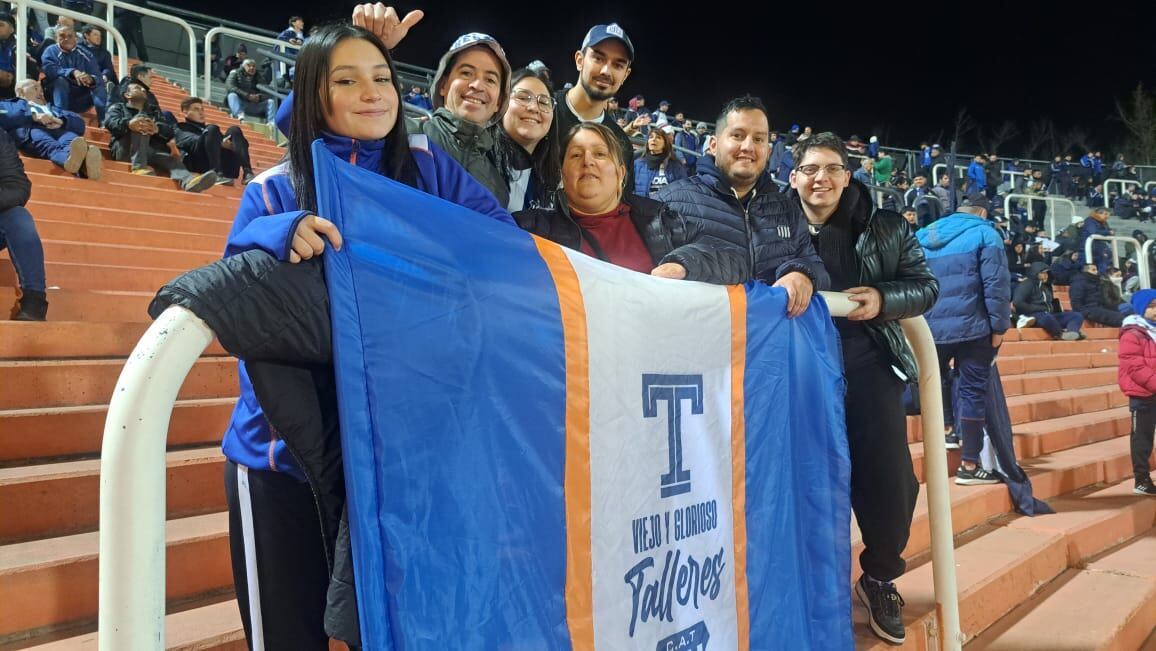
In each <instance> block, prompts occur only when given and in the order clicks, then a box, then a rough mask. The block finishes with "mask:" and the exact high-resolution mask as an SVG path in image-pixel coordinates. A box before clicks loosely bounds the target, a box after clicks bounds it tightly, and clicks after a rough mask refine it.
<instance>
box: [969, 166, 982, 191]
mask: <svg viewBox="0 0 1156 651" xmlns="http://www.w3.org/2000/svg"><path fill="white" fill-rule="evenodd" d="M986 189H987V172H986V171H985V170H984V168H983V165H980V164H979V163H978V162H976V161H971V165H968V166H967V191H968V192H983V191H984V190H986Z"/></svg>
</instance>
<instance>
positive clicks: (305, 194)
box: [286, 23, 418, 211]
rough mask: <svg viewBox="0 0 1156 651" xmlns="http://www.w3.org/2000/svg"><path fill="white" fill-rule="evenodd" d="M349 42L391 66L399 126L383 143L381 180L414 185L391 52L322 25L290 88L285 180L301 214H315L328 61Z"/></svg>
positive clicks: (366, 34) (339, 27)
mask: <svg viewBox="0 0 1156 651" xmlns="http://www.w3.org/2000/svg"><path fill="white" fill-rule="evenodd" d="M347 38H359V39H361V40H363V41H366V42H368V43H369V44H371V45H373V46H374V47H376V48H377V49H378V51H379V52H381V55H382V56H383V57H385V62H386V64H388V65H389V72H390V76H391V77H392V79H393V87H394V89H395V90H396V91H397V97H398V105H397V108H396V111H397V122H395V123H394V125H393V130H392V131H390V133H389V135H387V136H386V137H385V151H383V152H382V156H381V168H380V169H379V170H378V171H379V172H380V173H381V174H382V175H383V176H387V177H389V178H391V179H393V180H395V181H399V182H401V183H405V184H407V185H411V186H413V185H416V184H417V177H418V170H417V164H416V163H415V162H414V160H413V155H412V154H411V153H410V150H409V137H408V136H407V135H406V132H405V116H404V115H403V113H402V105H401V97H402V92H401V86H400V83H401V82H400V80H399V78H398V75H397V71H396V70H395V69H394V66H393V59H392V58H390V56H389V50H387V49H386V47H385V45H384V44H383V43H382V42H381V40H380V39H378V38H377V36H375V35H374V34H373V33H372V32H370V31H368V30H366V29H363V28H361V27H354V26H353V25H349V24H346V23H339V24H335V25H326V26H324V27H319V28H317V29H315V30H313V34H312V35H310V37H309V39H308V40H306V41H305V44H304V45H302V46H301V50H300V52H298V53H297V64H296V74H295V79H294V82H293V112H292V115H291V117H290V120H289V133H288V136H289V145H288V152H287V154H286V158H288V160H289V177H290V179H291V180H292V182H293V192H294V194H295V195H296V196H297V205H298V206H300V208H301V210H309V211H316V210H317V193H316V190H315V189H314V181H313V149H312V147H313V141H314V140H317V139H318V138H320V137H321V134H322V132H323V131H325V129H326V125H325V116H326V114H328V113H329V94H328V93H323V92H322V90H323V89H325V88H327V86H328V83H329V57H330V55H331V54H332V53H333V48H335V47H337V44H338V43H340V42H341V41H343V40H345V39H347Z"/></svg>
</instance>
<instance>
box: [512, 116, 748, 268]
mask: <svg viewBox="0 0 1156 651" xmlns="http://www.w3.org/2000/svg"><path fill="white" fill-rule="evenodd" d="M561 145H562V147H561V149H562V151H563V155H562V191H561V192H559V193H557V195H556V201H555V205H554V207H552V208H538V209H531V210H522V211H519V212H516V213H514V219H515V220H516V221H517V222H518V225H519V226H521V227H522V228H524V229H525V230H527V231H529V232H531V233H533V234H535V235H538V236H540V237H544V238H546V239H548V240H551V241H553V242H557V243H558V244H561V245H563V246H566V247H568V248H571V249H576V250H579V251H582V252H583V253H585V254H587V255H590V256H594V257H596V258H598V259H600V260H604V261H606V262H609V263H611V264H614V265H617V266H619V267H625V268H627V269H633V270H634V271H638V272H640V273H647V274H652V275H655V276H662V277H666V278H685V279H686V280H698V281H703V282H710V283H717V284H732V283H740V282H743V281H745V280H746V279H747V278H749V277H750V263H749V262H748V259H747V252H746V249H742V248H739V247H738V246H735V245H733V244H730V243H729V242H725V241H723V240H720V239H718V238H714V237H711V236H707V235H703V234H702V233H700V232H699V228H698V224H701V222H693V223H688V222H687V221H686V220H685V219H683V218H682V217H681V216H680V215H679V214H678V213H676V212H674V211H673V210H671V209H670V208H668V207H667V206H666V205H665V204H663V203H661V202H658V201H654V200H652V199H647V198H645V197H639V196H637V195H635V194H634V193H633V192H628V191H627V188H626V178H627V177H626V170H627V161H626V160H624V158H623V152H622V148H621V147H619V146H618V140H617V138H616V136H615V135H614V132H613V131H611V130H610V129H609V128H607V127H606V126H604V125H602V124H598V123H592V122H582V123H579V124H577V125H575V126H574V127H573V128H571V129H570V131H569V133H567V134H566V136H565V138H564V139H563V141H562V143H561ZM688 242H692V244H687V243H688Z"/></svg>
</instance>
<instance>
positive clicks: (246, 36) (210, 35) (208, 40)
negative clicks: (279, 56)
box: [201, 27, 300, 120]
mask: <svg viewBox="0 0 1156 651" xmlns="http://www.w3.org/2000/svg"><path fill="white" fill-rule="evenodd" d="M218 34H224V35H226V36H232V37H233V38H236V39H239V40H242V41H248V42H250V43H260V44H262V45H271V46H273V47H277V48H281V52H282V53H284V52H285V48H286V47H294V46H292V45H290V44H289V43H287V42H285V41H279V40H277V39H275V38H270V37H268V36H262V35H260V34H253V33H251V32H243V31H241V30H239V29H233V28H231V27H214V28H212V29H210V30H209V31H207V32H205V83H204V85H203V86H204V87H203V88H202V89H201V99H203V100H205V101H206V102H207V101H209V100H210V99H211V96H212V94H213V59H212V54H213V39H215V38H216V37H217V35H218ZM296 47H300V46H296ZM266 119H267V120H272V119H273V117H272V116H266Z"/></svg>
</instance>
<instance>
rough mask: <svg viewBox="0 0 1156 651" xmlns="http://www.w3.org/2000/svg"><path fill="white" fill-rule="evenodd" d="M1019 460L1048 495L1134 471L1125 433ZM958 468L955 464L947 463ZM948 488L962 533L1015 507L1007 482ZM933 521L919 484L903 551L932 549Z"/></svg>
mask: <svg viewBox="0 0 1156 651" xmlns="http://www.w3.org/2000/svg"><path fill="white" fill-rule="evenodd" d="M1020 463H1021V465H1022V466H1023V468H1024V470H1025V471H1026V472H1027V473H1028V476H1029V477H1030V479H1031V481H1032V490H1033V493H1034V494H1035V496H1036V497H1038V498H1039V499H1042V500H1049V499H1051V498H1052V497H1055V496H1057V495H1063V494H1065V493H1071V492H1073V491H1077V490H1080V489H1083V488H1086V487H1088V486H1092V485H1095V484H1098V483H1105V482H1117V481H1120V479H1122V478H1124V477H1131V476H1132V463H1131V453H1130V450H1129V447H1128V439H1127V438H1116V439H1110V440H1107V441H1103V442H1100V443H1093V444H1090V445H1085V446H1082V447H1079V448H1074V449H1071V450H1064V451H1062V452H1056V453H1054V454H1049V455H1044V456H1042V457H1038V458H1036V459H1029V460H1021V461H1020ZM949 471H951V472H954V468H949ZM948 481H949V482H950V483H949V484H948V490H949V492H950V494H951V514H952V515H951V518H952V522H951V524H952V530H953V531H954V533H955V534H957V535H958V534H960V533H963V532H964V531H967V530H968V529H971V528H972V527H975V526H978V525H981V524H983V523H985V522H987V521H988V520H990V519H991V518H994V517H997V516H1001V515H1004V514H1008V513H1010V512H1011V511H1012V503H1011V499H1010V498H1009V497H1008V491H1007V487H1006V486H1004V485H1003V484H993V485H986V486H959V485H957V484H955V483H954V481H953V480H952V479H951V478H949V479H948ZM929 526H930V523H929V521H928V519H927V494H926V487H925V486H924V485H923V484H920V487H919V497H918V499H917V500H916V503H915V514H914V516H913V517H912V522H911V536H910V538H909V539H908V542H907V548H906V549H905V550H904V552H903V557H904V558H907V559H909V560H910V559H913V558H916V557H918V556H919V555H921V554H924V553H926V552H927V551H928V550H929V549H930V545H931V534H930V529H929ZM851 550H852V566H851V569H852V573H853V577H852V578H853V579H857V578H858V577H859V574H860V569H859V553H860V552H862V551H863V543H862V537H861V535H860V533H859V529H858V526H857V525H855V524H853V526H852V529H851Z"/></svg>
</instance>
